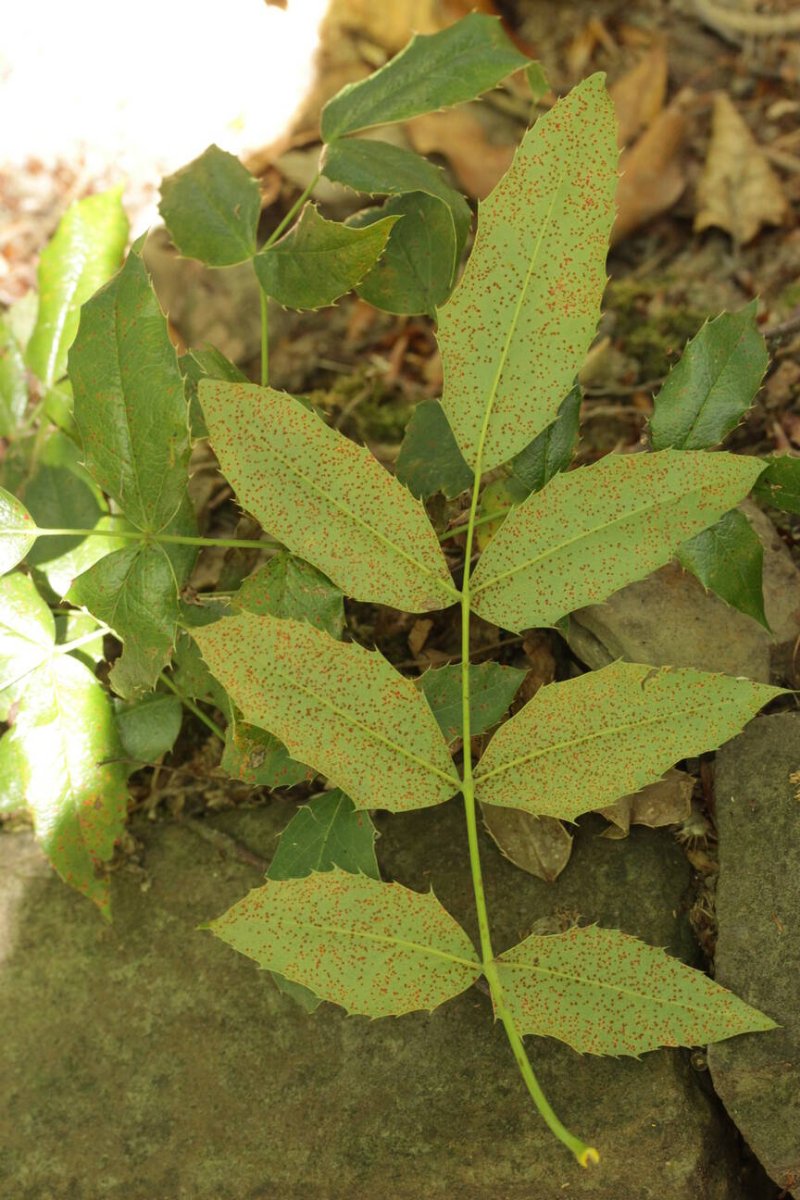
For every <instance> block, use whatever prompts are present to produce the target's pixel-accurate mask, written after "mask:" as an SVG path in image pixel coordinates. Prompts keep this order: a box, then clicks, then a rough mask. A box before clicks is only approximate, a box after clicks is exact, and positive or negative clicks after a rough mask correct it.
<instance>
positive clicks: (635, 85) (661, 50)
mask: <svg viewBox="0 0 800 1200" xmlns="http://www.w3.org/2000/svg"><path fill="white" fill-rule="evenodd" d="M609 93H610V95H611V99H612V101H613V103H614V112H615V113H616V117H617V143H618V145H619V146H627V145H628V143H629V142H632V141H633V139H634V137H635V136H636V134H637V133H638V132H639V131H640V130H641V129H646V128H647V126H648V125H652V123H653V121H654V120H655V119H656V117H657V116H658V114H659V113H660V112H661V110H662V109H663V107H664V100H665V99H666V95H667V51H666V47H665V46H664V43H663V42H658V43H656V45H654V46H653V47H652V49H650V50H648V52H647V53H646V54H645V55H644V56H643V57H642V58H641V59H640V60H639V62H638V63H637V64H636V66H634V67H631V69H630V71H626V72H625V74H624V75H623V76H621V77H620V78H619V79H618V80H617V82H616V83H615V84H614V85H613V87H611V88H609Z"/></svg>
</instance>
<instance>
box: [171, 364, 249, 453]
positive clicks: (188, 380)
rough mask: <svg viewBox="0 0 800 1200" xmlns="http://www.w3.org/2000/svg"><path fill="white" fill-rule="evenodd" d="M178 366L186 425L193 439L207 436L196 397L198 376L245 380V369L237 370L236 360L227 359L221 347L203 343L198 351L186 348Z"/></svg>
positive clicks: (233, 381) (200, 377)
mask: <svg viewBox="0 0 800 1200" xmlns="http://www.w3.org/2000/svg"><path fill="white" fill-rule="evenodd" d="M178 366H179V367H180V370H181V373H182V374H183V379H184V385H185V388H186V398H187V400H188V401H189V426H190V428H191V431H192V441H194V442H196V441H198V440H199V439H200V438H204V437H208V430H207V429H206V423H205V419H204V417H203V410H202V408H201V407H200V401H199V399H198V397H197V385H198V383H199V382H200V380H201V379H206V378H208V379H227V380H228V381H229V382H230V383H247V382H248V379H247V376H246V375H245V373H244V371H240V370H239V368H238V367H237V366H236V364H235V363H232V362H231V361H230V359H228V358H226V357H225V355H224V354H223V353H222V351H221V350H217V349H216V347H214V346H204V347H203V348H202V349H199V350H189V351H188V353H186V354H182V355H181V357H180V358H179V359H178Z"/></svg>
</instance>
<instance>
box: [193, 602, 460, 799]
mask: <svg viewBox="0 0 800 1200" xmlns="http://www.w3.org/2000/svg"><path fill="white" fill-rule="evenodd" d="M192 636H193V637H194V638H195V640H196V642H197V644H198V645H199V647H200V649H201V651H202V653H203V657H204V658H205V660H206V662H207V663H208V664H209V666H210V668H211V670H212V671H213V673H214V674H215V675H216V676H217V678H218V679H219V680H220V682H221V683H222V684H223V686H224V687H225V689H226V691H227V692H228V694H229V695H230V696H231V698H232V700H233V701H234V702H235V704H236V705H237V706H238V708H239V709H241V711H242V713H243V715H244V718H245V720H246V721H248V722H250V723H251V724H253V725H258V726H259V727H260V728H265V729H269V730H270V732H272V733H274V734H275V735H276V736H277V737H279V738H280V739H281V741H282V742H283V743H284V744H285V745H286V746H287V748H288V750H289V752H290V753H291V754H292V756H293V757H294V758H296V759H298V760H300V761H302V762H306V763H309V764H310V765H311V766H313V767H315V768H316V770H317V771H319V772H320V773H321V774H323V775H326V776H327V777H328V779H329V780H330V781H331V783H333V784H334V785H336V786H337V787H341V788H342V790H343V791H344V792H346V793H347V795H348V796H350V797H351V798H352V800H353V803H354V804H355V805H356V807H358V808H387V809H391V810H392V811H396V812H402V811H405V810H407V809H412V808H425V807H427V806H428V805H431V804H440V803H441V802H442V801H443V800H447V799H448V798H449V797H450V796H452V795H453V793H454V792H456V791H458V788H459V780H458V777H457V775H456V774H455V772H454V769H453V764H452V761H451V759H450V755H449V753H448V750H447V745H446V743H445V741H444V740H443V738H442V735H441V733H440V732H439V728H438V726H437V724H436V721H435V719H434V717H433V714H432V713H431V711H430V709H429V707H428V705H427V703H426V702H425V699H424V698H423V696H421V695H420V693H419V692H418V690H417V689H416V688H415V687H414V684H413V683H412V681H411V680H410V679H404V678H403V676H402V675H399V674H398V673H397V672H396V671H395V670H394V668H393V667H392V666H390V664H389V663H388V662H387V661H386V660H385V659H384V658H383V657H382V656H381V655H380V654H377V653H370V652H369V651H367V650H364V649H363V648H362V647H361V646H357V645H343V644H342V643H341V642H336V641H334V640H333V639H332V638H330V637H329V636H328V635H327V634H325V633H321V632H319V630H316V629H314V628H313V627H312V626H311V625H308V624H307V623H305V622H299V621H290V620H281V619H279V618H276V617H271V616H262V617H256V616H254V615H253V614H252V613H241V614H240V615H239V616H236V617H230V618H228V619H227V620H225V621H220V622H218V623H217V624H215V625H209V626H206V628H204V629H196V630H194V631H193V632H192Z"/></svg>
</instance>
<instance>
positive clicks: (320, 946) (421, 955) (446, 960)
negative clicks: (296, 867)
mask: <svg viewBox="0 0 800 1200" xmlns="http://www.w3.org/2000/svg"><path fill="white" fill-rule="evenodd" d="M208 928H209V929H210V930H211V932H212V933H214V934H215V935H216V936H217V937H218V938H221V940H222V941H224V942H226V943H227V944H228V945H229V946H232V947H233V948H234V950H238V951H239V953H240V954H246V955H247V956H248V958H252V959H255V961H256V962H257V963H258V964H259V966H261V967H263V968H267V969H268V970H271V971H277V972H278V973H279V974H281V975H283V976H285V977H286V978H287V979H289V980H292V981H293V982H295V983H300V984H302V985H303V986H304V987H308V988H311V990H312V991H313V992H314V993H315V994H316V995H317V996H319V997H320V999H322V1000H330V1001H331V1002H332V1003H334V1004H340V1005H341V1006H342V1007H343V1008H345V1009H347V1011H348V1012H349V1013H351V1014H356V1013H361V1014H363V1015H365V1016H369V1017H387V1016H399V1015H400V1014H401V1013H406V1012H416V1011H418V1010H420V1009H428V1010H432V1009H434V1008H436V1006H437V1005H439V1004H443V1003H444V1002H445V1000H450V999H452V998H453V997H454V996H458V995H459V994H460V993H461V992H463V991H465V990H466V988H468V987H470V985H471V984H473V983H474V982H475V980H476V979H477V978H478V976H479V975H480V972H481V966H480V962H479V961H478V958H477V955H476V954H475V950H474V948H473V946H472V943H471V942H470V940H469V938H468V937H467V934H466V933H465V932H464V930H463V929H462V928H461V926H460V925H458V924H457V922H456V921H455V920H454V919H453V917H451V916H450V914H449V913H448V912H447V911H446V910H445V909H444V908H442V906H441V904H440V903H439V901H438V900H437V899H436V897H435V896H434V895H433V893H432V892H427V893H424V894H421V893H419V892H412V891H409V890H408V889H407V888H404V887H402V886H401V885H400V884H399V883H380V882H378V881H377V880H375V879H369V878H367V876H366V875H350V874H348V873H347V872H346V871H342V870H339V869H338V868H334V869H333V870H332V871H325V872H322V873H314V874H311V875H308V876H306V878H304V879H287V880H284V881H281V882H275V881H272V882H269V883H267V884H265V885H264V886H263V887H260V888H255V889H254V890H253V891H251V892H250V894H249V895H248V896H245V898H244V899H243V900H240V901H239V902H238V903H237V904H234V906H233V908H230V909H229V910H228V911H227V912H226V913H224V914H223V916H221V917H218V918H217V920H216V921H212V922H210V924H209V926H208Z"/></svg>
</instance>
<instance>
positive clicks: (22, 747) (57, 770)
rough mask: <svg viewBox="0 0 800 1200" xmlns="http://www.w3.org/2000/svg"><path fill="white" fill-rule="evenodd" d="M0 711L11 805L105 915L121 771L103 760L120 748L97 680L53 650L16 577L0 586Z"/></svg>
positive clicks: (47, 622) (27, 588)
mask: <svg viewBox="0 0 800 1200" xmlns="http://www.w3.org/2000/svg"><path fill="white" fill-rule="evenodd" d="M0 612H2V618H0V620H1V621H2V623H1V624H0V659H2V662H3V676H4V678H3V679H2V681H0V687H4V688H5V689H6V690H5V691H3V692H0V710H1V711H2V712H3V715H4V716H7V715H8V705H9V702H10V701H13V703H14V704H15V707H16V714H15V718H14V725H13V727H12V729H11V730H10V731H9V732H8V733H6V734H4V735H3V737H2V738H0V778H13V797H12V798H13V801H14V803H15V804H25V805H27V806H28V807H29V808H30V809H31V811H32V813H33V817H34V823H35V829H36V837H37V840H38V841H39V843H40V844H41V846H42V849H43V850H44V852H45V854H47V856H48V858H49V859H50V862H51V863H52V865H53V866H54V867H55V869H56V870H57V871H58V873H59V875H60V876H61V878H62V879H63V880H64V881H65V883H68V884H69V885H70V886H71V887H74V888H76V889H77V890H78V891H79V892H81V893H82V894H83V895H85V896H88V897H89V899H90V900H93V901H94V903H95V904H97V906H98V907H99V908H100V910H101V912H103V914H104V915H105V916H108V915H109V912H110V899H109V887H108V880H107V878H105V877H104V876H101V875H100V874H98V870H99V867H100V865H101V864H102V863H104V862H108V861H109V859H110V858H111V856H112V854H113V849H114V842H115V841H116V839H117V838H118V837H119V836H120V834H121V833H122V827H123V823H124V820H125V815H126V804H127V791H126V788H125V772H124V770H123V768H121V767H120V766H119V765H118V764H116V763H113V762H107V763H106V762H105V760H108V759H114V758H118V757H119V756H120V753H121V748H120V744H119V739H118V737H117V732H116V729H115V726H114V718H113V713H112V711H111V706H110V704H109V702H108V699H107V697H106V695H105V692H104V691H103V688H102V685H101V684H100V682H99V681H98V680H97V679H95V677H94V675H93V673H92V672H91V671H90V670H89V669H87V667H85V666H84V665H83V663H81V662H78V660H77V659H76V658H73V657H72V656H71V655H69V654H65V653H63V652H59V651H58V650H57V649H56V648H55V644H54V634H55V627H54V623H53V618H52V615H51V614H50V611H49V609H48V608H47V606H46V605H45V604H44V602H43V600H42V599H41V597H40V596H39V595H38V593H37V592H36V589H35V588H34V586H33V584H32V582H31V580H30V579H29V578H27V577H26V576H24V575H11V576H9V577H8V578H6V579H4V580H2V581H1V583H0Z"/></svg>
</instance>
